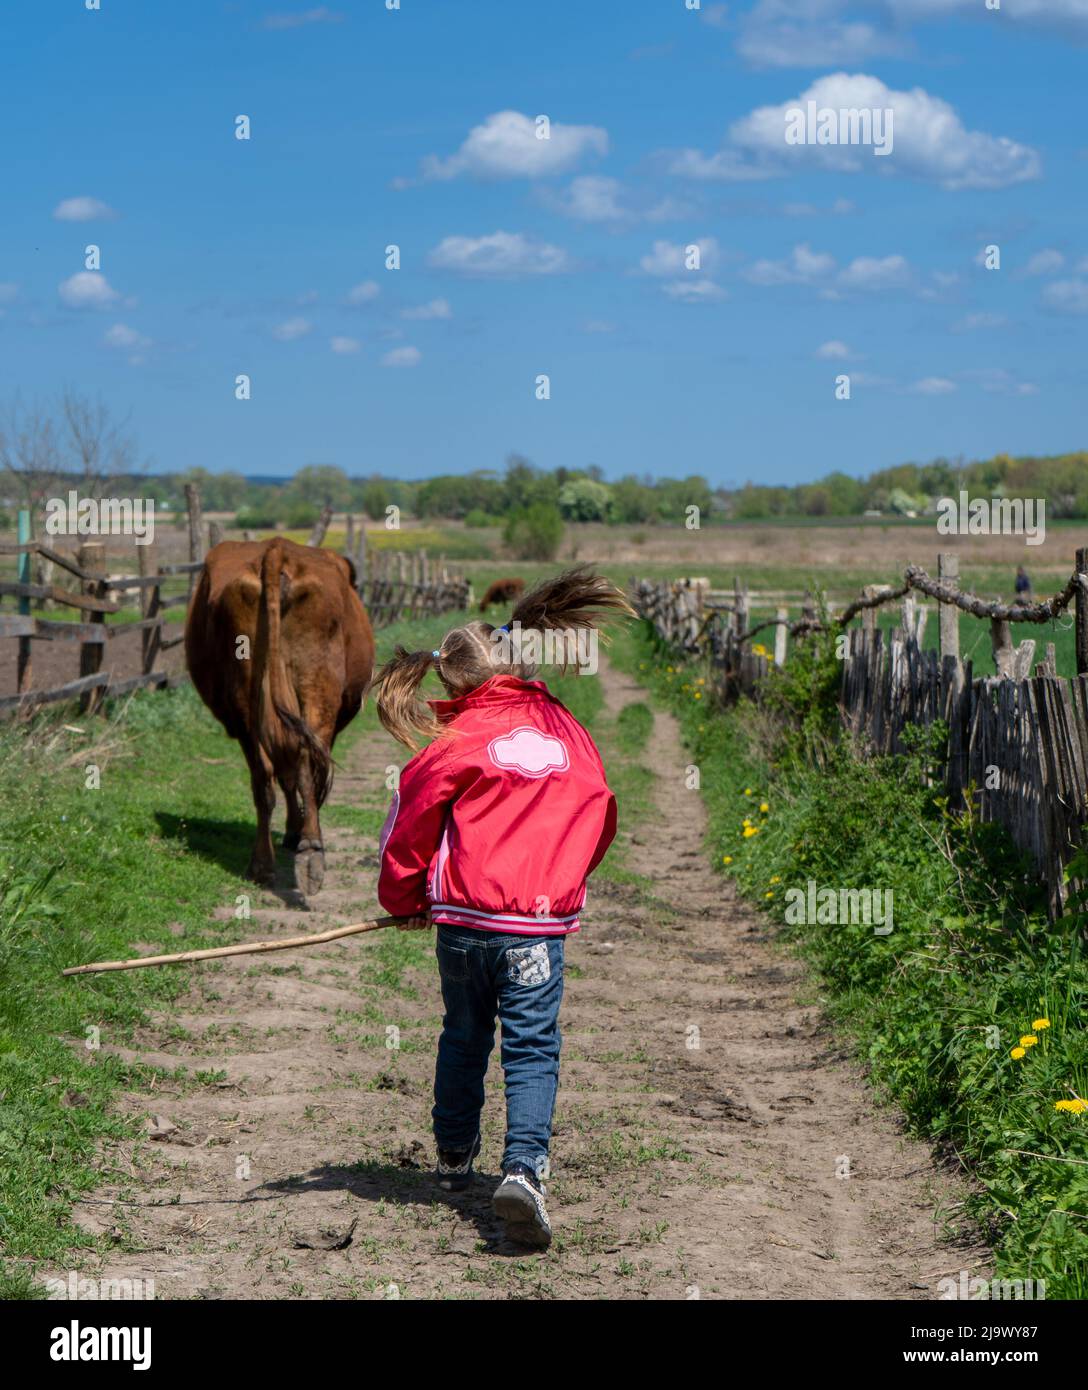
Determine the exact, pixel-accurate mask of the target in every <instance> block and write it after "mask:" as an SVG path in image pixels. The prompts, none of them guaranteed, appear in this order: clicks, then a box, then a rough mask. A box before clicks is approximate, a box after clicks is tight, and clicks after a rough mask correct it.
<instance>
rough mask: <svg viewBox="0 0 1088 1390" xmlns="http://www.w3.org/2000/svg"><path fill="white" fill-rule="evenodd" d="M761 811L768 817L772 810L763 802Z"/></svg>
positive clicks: (760, 806) (760, 804)
mask: <svg viewBox="0 0 1088 1390" xmlns="http://www.w3.org/2000/svg"><path fill="white" fill-rule="evenodd" d="M759 809H760V810H761V811H762V812H763V814H764V815H766V814H767V812H768V811H769V810H770V809H771V808H770V807H769V806H768V805H767V803H766V802H765V801H761V802H760V803H759Z"/></svg>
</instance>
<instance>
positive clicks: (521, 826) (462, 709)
mask: <svg viewBox="0 0 1088 1390" xmlns="http://www.w3.org/2000/svg"><path fill="white" fill-rule="evenodd" d="M615 613H626V614H630V615H632V616H633V610H632V609H631V607H630V605H629V604H628V602H627V600H626V599H625V598H624V597H623V595H622V594H621V593H620V592H619V590H617V589H615V588H614V587H613V586H612V585H611V584H610V583H609V582H608V581H607V580H606V579H604V578H602V577H601V576H600V575H596V574H591V573H589V572H588V571H587V570H586V569H585V568H579V569H574V570H570V571H569V572H568V573H566V574H561V575H559V576H558V577H557V578H555V579H546V580H544V581H543V582H542V583H541V584H538V585H537V586H536V588H535V589H533V590H532V591H531V592H530V593H528V594H526V595H525V596H524V597H523V598H522V599H521V600H520V601H519V602H518V604H517V606H516V607H515V608H514V611H513V614H512V616H511V620H510V622H509V623H506V624H504V625H503V626H502V627H500V628H495V627H492V625H491V624H490V623H486V622H482V621H476V622H469V623H466V624H465V625H464V627H458V628H454V630H453V631H452V632H448V633H447V634H446V636H445V637H444V638H443V640H442V643H441V645H440V646H439V647H438V648H437V649H436V650H435V651H432V652H406V651H405V650H404V649H403V648H402V647H398V648H397V652H396V655H395V656H394V657H393V660H392V661H390V662H389V664H388V665H387V666H385V667H384V668H383V669H382V670H381V672H380V673H379V675H378V679H377V704H378V716H379V718H380V719H381V721H382V723H383V724H384V725H385V727H386V729H388V731H389V732H390V733H391V734H392V735H393V737H394V738H397V739H399V740H400V741H401V742H402V743H403V744H405V745H406V746H407V747H408V748H411V749H412V750H413V751H415V750H416V749H417V748H418V747H419V744H418V736H419V735H423V736H424V737H428V738H432V739H433V742H431V743H430V745H429V746H428V747H427V748H425V749H424V750H423V751H422V752H416V756H415V757H414V758H412V759H411V761H410V762H409V763H408V764H407V766H406V767H405V768H404V769H403V771H402V772H401V776H400V788H399V790H398V791H397V792H396V793H395V794H394V796H393V804H392V806H391V807H390V810H389V816H388V818H387V820H386V823H385V828H384V829H383V831H382V837H381V849H380V854H381V873H380V877H379V881H378V898H379V900H380V902H381V904H382V906H383V907H384V908H385V910H386V911H387V912H390V913H392V914H393V915H395V916H404V917H410V916H415V917H419V916H420V915H421V914H429V920H428V921H427V922H425V923H424V924H423V925H429V924H430V923H434V924H436V925H437V928H438V940H437V946H436V950H437V955H438V967H439V972H440V974H441V977H442V1000H443V1003H444V1005H445V1016H444V1018H443V1020H442V1034H441V1037H440V1038H439V1040H438V1062H437V1066H436V1068H435V1082H434V1109H433V1111H432V1112H431V1113H432V1118H433V1120H434V1133H435V1140H436V1143H437V1147H438V1166H437V1174H436V1176H437V1178H438V1181H439V1184H440V1186H442V1187H443V1188H444V1189H446V1190H447V1191H460V1190H462V1189H464V1188H466V1187H467V1186H468V1185H469V1183H470V1182H471V1178H472V1162H473V1159H474V1158H475V1157H476V1155H477V1154H478V1153H479V1151H480V1113H481V1111H482V1110H483V1104H484V1074H485V1073H486V1071H487V1061H488V1057H489V1055H490V1053H491V1049H492V1047H493V1046H494V1042H495V1017H496V1015H498V1019H499V1022H500V1024H501V1025H502V1066H503V1073H504V1076H505V1081H506V1146H505V1151H504V1153H503V1160H502V1174H503V1177H502V1182H501V1184H500V1185H499V1187H498V1189H497V1191H496V1192H495V1196H494V1200H493V1205H494V1209H495V1213H496V1215H497V1216H499V1217H500V1218H501V1219H502V1220H503V1221H505V1223H506V1230H507V1234H508V1236H509V1237H510V1238H511V1239H512V1240H514V1241H516V1242H517V1243H519V1244H525V1245H531V1246H535V1247H538V1248H541V1249H543V1248H544V1247H546V1246H547V1245H548V1243H549V1242H550V1240H551V1227H550V1225H549V1223H548V1214H547V1211H546V1209H545V1206H544V1195H545V1194H544V1187H543V1181H542V1180H543V1178H544V1177H546V1176H547V1164H548V1145H549V1141H550V1139H551V1128H552V1113H553V1111H554V1109H555V1093H556V1088H557V1085H558V1079H559V1043H560V1034H559V1002H560V999H561V998H562V994H563V938H564V937H565V936H567V935H569V934H570V933H571V932H574V931H577V930H578V913H579V911H580V910H581V908H582V905H583V903H584V902H585V896H586V879H587V878H588V876H589V875H590V874H591V873H592V872H593V870H594V869H595V868H596V866H597V865H598V864H599V863H600V861H601V859H602V858H603V857H604V853H605V850H607V848H608V846H609V844H610V843H611V842H612V838H613V836H614V835H615V833H616V799H615V797H614V796H613V795H612V793H611V791H610V790H609V788H608V783H607V782H606V780H605V775H604V768H603V766H602V765H601V759H600V755H599V754H598V752H597V749H596V747H595V746H594V744H593V740H592V739H591V738H590V736H589V734H588V733H587V732H586V731H585V729H583V728H582V726H581V724H579V723H578V721H577V720H576V719H575V718H574V717H573V715H571V714H570V713H569V712H568V710H566V709H565V708H564V706H563V705H562V704H561V703H560V702H559V701H558V700H557V699H556V698H555V697H554V696H553V695H551V694H550V693H549V692H548V689H547V687H546V686H545V685H544V683H543V682H542V681H539V680H534V679H533V677H534V676H535V674H536V666H535V664H533V663H530V662H528V661H526V660H524V659H523V657H524V656H525V655H527V654H532V651H531V649H532V648H535V647H539V645H540V644H541V642H542V641H543V640H545V633H546V631H547V630H549V629H551V630H552V632H553V634H554V633H555V632H559V633H560V634H561V636H562V637H563V639H565V640H566V641H567V642H569V641H571V640H577V639H578V637H579V636H580V637H582V638H584V637H586V636H587V635H591V634H593V633H594V628H595V619H597V618H598V617H599V616H609V615H611V614H615ZM552 640H554V636H553V639H552ZM429 671H435V672H436V673H437V674H438V677H439V679H440V680H441V682H442V684H443V685H444V686H445V688H446V691H447V693H448V695H449V697H450V698H449V699H447V700H431V701H428V702H427V703H428V705H429V708H428V707H427V705H424V704H423V702H422V701H421V700H420V698H419V694H418V691H419V686H420V684H421V682H422V681H423V678H424V677H425V676H426V675H427V673H428V672H429Z"/></svg>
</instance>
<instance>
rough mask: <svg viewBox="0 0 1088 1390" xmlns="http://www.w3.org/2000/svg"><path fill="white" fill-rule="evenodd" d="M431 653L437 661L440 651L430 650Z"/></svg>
mask: <svg viewBox="0 0 1088 1390" xmlns="http://www.w3.org/2000/svg"><path fill="white" fill-rule="evenodd" d="M431 655H432V656H433V657H434V659H435V661H437V660H438V658H439V657H440V656H441V652H431Z"/></svg>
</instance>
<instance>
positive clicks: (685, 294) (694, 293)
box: [661, 276, 727, 304]
mask: <svg viewBox="0 0 1088 1390" xmlns="http://www.w3.org/2000/svg"><path fill="white" fill-rule="evenodd" d="M661 288H662V290H663V291H664V293H665V294H667V295H668V296H669V298H670V299H680V300H683V301H684V303H686V304H710V303H712V302H713V301H714V300H717V299H725V298H727V295H726V291H725V290H723V289H722V287H721V286H720V285H716V284H715V283H714V281H713V280H696V279H695V278H694V276H692V277H691V278H690V279H688V280H669V281H668V282H667V283H666V284H664V285H662V286H661Z"/></svg>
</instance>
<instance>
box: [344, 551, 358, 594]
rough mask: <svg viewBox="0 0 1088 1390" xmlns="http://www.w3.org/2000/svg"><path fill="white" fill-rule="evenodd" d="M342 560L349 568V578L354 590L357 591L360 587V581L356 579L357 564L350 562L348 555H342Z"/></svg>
mask: <svg viewBox="0 0 1088 1390" xmlns="http://www.w3.org/2000/svg"><path fill="white" fill-rule="evenodd" d="M340 559H341V560H343V562H344V564H345V565H347V567H348V578H349V579H350V580H351V587H352V588H353V589H357V588H358V587H359V581H358V579H357V578H356V575H355V563H354V561H352V560H349V559H348V557H347V556H346V555H341V556H340Z"/></svg>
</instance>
